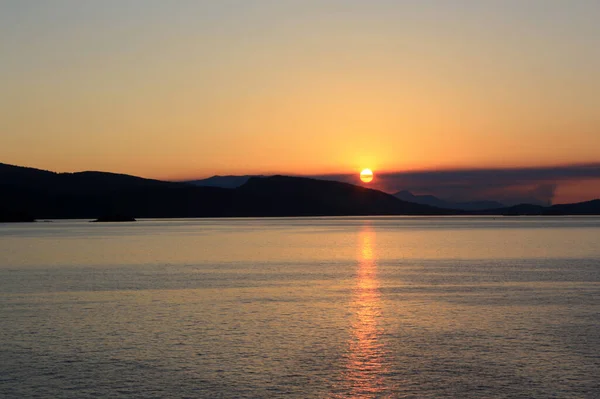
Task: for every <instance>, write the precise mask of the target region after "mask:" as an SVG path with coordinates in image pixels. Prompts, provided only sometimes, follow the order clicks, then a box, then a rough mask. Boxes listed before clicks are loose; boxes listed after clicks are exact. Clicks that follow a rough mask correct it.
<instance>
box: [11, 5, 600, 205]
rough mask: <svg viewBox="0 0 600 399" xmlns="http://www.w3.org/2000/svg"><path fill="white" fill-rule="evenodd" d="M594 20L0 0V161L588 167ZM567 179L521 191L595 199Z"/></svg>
mask: <svg viewBox="0 0 600 399" xmlns="http://www.w3.org/2000/svg"><path fill="white" fill-rule="evenodd" d="M599 18H600V1H597V0H573V1H567V0H560V1H559V0H528V1H522V0H497V1H492V0H469V1H467V0H419V1H417V0H415V1H408V0H407V1H401V0H369V1H367V0H361V1H358V0H343V1H342V0H318V1H316V0H270V1H267V0H219V1H212V0H211V1H203V0H193V1H192V0H178V1H172V2H167V1H163V0H103V1H91V0H51V1H38V0H0V59H1V60H2V62H0V162H4V163H10V164H16V165H23V166H32V167H37V168H42V169H49V170H54V171H60V172H66V171H81V170H102V171H111V172H119V173H127V174H134V175H138V176H144V177H151V178H158V179H172V180H181V179H188V178H189V179H192V178H202V177H208V176H211V175H215V174H219V175H227V174H274V173H280V174H294V175H318V176H320V175H350V176H355V175H357V174H358V172H359V171H360V170H361V169H362V168H366V167H368V168H371V169H372V170H373V171H374V172H375V175H376V179H375V180H374V183H377V181H378V179H377V176H391V175H398V176H399V175H406V174H411V173H412V174H413V175H419V174H423V173H425V174H427V173H433V174H435V173H439V172H443V171H447V172H448V173H450V172H452V171H454V172H457V171H463V172H464V171H472V172H475V173H476V171H478V170H482V169H483V170H491V171H492V172H491V175H490V176H491V177H490V178H494V176H495V175H494V172H493V171H499V170H500V171H504V172H506V171H508V172H507V173H509V174H510V171H511V170H515V169H518V170H525V171H526V172H524V173H525V174H527V173H529V172H527V171H531V170H540V168H541V169H544V168H550V169H552V168H554V169H552V170H555V169H557V168H558V169H560V168H575V169H577V168H579V167H580V166H581V165H597V164H598V163H600V112H599V111H600V97H599V96H598V93H600V78H599V72H598V71H600V24H599V23H598V20H599ZM504 172H502V173H504ZM502 173H500V175H502ZM542 175H543V174H542ZM575 175H576V177H569V178H564V176H563V177H560V176H558V175H557V176H555V177H553V176H550V177H548V176H546V175H543V176H542V177H541V178H539V179H537V180H536V178H533V179H529V180H527V186H528V187H529V189H530V190H532V191H536V190H538V189H539V188H540V187H542V189H543V188H544V187H548V185H551V186H552V187H554V189H553V190H550V191H551V192H552V195H551V196H550V198H551V199H550V200H551V201H555V202H556V201H559V202H560V201H563V202H564V201H567V200H584V199H591V198H594V197H600V184H599V182H600V174H594V173H592V174H591V176H587V175H586V176H585V178H583V177H581V176H580V175H577V173H576V174H575ZM502 179H503V178H500V180H502ZM475 180H476V179H475ZM475 180H473V181H475ZM397 181H399V180H397ZM477 181H479V180H477ZM502 181H504V180H502ZM379 182H380V183H379V184H380V185H379V186H378V187H380V188H383V186H382V184H383V182H382V181H381V180H379ZM400 182H401V181H400ZM388 183H389V179H388ZM388 183H386V184H387V186H386V187H385V188H386V189H387V190H388V191H393V190H395V189H402V188H407V186H406V185H405V186H403V187H400V186H398V187H395V186H394V187H391V186H389V184H388ZM505 183H506V182H505V181H504V183H502V184H501V182H499V187H505V188H507V187H508V186H507V185H506V184H505ZM503 184H504V185H503ZM523 184H525V183H523ZM400 185H401V184H400ZM410 187H412V188H413V189H415V187H416V190H417V191H419V190H420V191H421V193H427V191H428V190H429V191H431V185H430V186H429V187H430V188H429V189H428V188H427V187H426V186H425V185H423V184H421V183H415V184H413V185H412V186H410ZM521 189H523V187H521ZM542 191H543V190H542ZM486 193H488V194H489V193H490V191H489V190H488V191H486ZM480 194H481V195H483V192H479V194H478V195H480ZM491 194H493V192H492V193H491ZM453 195H454V196H456V195H457V194H456V193H454V194H453ZM557 196H558V197H557Z"/></svg>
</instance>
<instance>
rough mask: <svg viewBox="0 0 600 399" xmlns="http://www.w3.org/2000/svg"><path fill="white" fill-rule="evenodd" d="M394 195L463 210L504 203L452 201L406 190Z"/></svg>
mask: <svg viewBox="0 0 600 399" xmlns="http://www.w3.org/2000/svg"><path fill="white" fill-rule="evenodd" d="M394 197H396V198H399V199H401V200H403V201H409V202H414V203H417V204H424V205H430V206H435V207H438V208H446V209H460V210H465V211H481V210H484V209H497V208H502V207H504V204H502V203H500V202H498V201H463V202H452V201H446V200H443V199H440V198H438V197H435V196H433V195H414V194H413V193H411V192H410V191H408V190H402V191H398V192H397V193H395V194H394Z"/></svg>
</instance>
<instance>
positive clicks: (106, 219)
mask: <svg viewBox="0 0 600 399" xmlns="http://www.w3.org/2000/svg"><path fill="white" fill-rule="evenodd" d="M91 222H92V223H113V222H137V220H135V218H133V217H131V216H126V215H121V214H113V215H104V216H101V217H99V218H98V219H96V220H92V221H91Z"/></svg>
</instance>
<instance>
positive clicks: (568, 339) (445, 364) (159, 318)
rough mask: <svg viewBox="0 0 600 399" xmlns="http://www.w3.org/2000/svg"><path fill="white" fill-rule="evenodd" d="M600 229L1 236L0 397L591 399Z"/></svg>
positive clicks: (44, 230) (74, 229)
mask: <svg viewBox="0 0 600 399" xmlns="http://www.w3.org/2000/svg"><path fill="white" fill-rule="evenodd" d="M599 244H600V219H598V218H558V217H557V218H496V219H495V218H457V217H450V218H402V217H383V218H300V219H295V218H286V219H221V220H215V219H213V220H169V221H156V220H145V221H141V222H138V223H132V224H118V225H114V224H94V223H87V222H84V221H56V222H53V223H37V224H26V225H0V397H2V398H24V397H44V398H88V397H146V398H150V397H156V398H167V397H169V398H180V397H189V398H279V397H286V398H598V397H600V245H599Z"/></svg>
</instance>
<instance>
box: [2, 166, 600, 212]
mask: <svg viewBox="0 0 600 399" xmlns="http://www.w3.org/2000/svg"><path fill="white" fill-rule="evenodd" d="M475 214H481V215H565V214H572V215H600V200H593V201H587V202H583V203H579V204H562V205H554V206H551V207H543V206H538V205H531V204H524V205H518V206H515V207H508V208H506V207H501V208H497V209H488V210H483V211H461V210H456V209H443V208H438V207H434V206H430V205H427V204H418V203H415V202H410V201H403V200H401V199H398V198H396V197H394V196H392V195H390V194H386V193H384V192H381V191H378V190H373V189H369V188H365V187H361V186H355V185H352V184H349V183H342V182H338V181H328V180H318V179H312V178H306V177H290V176H270V177H251V176H248V178H247V180H246V181H245V183H243V184H242V185H241V186H239V187H237V188H222V187H211V186H203V185H194V184H190V183H174V182H165V181H160V180H152V179H144V178H140V177H135V176H129V175H123V174H115V173H104V172H79V173H55V172H49V171H44V170H39V169H33V168H23V167H19V166H13V165H6V164H0V222H13V221H30V220H33V219H61V218H66V219H75V218H89V219H95V218H98V217H100V216H102V215H126V216H127V217H131V218H175V217H247V216H253V217H263V216H281V217H283V216H359V215H360V216H368V215H475Z"/></svg>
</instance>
